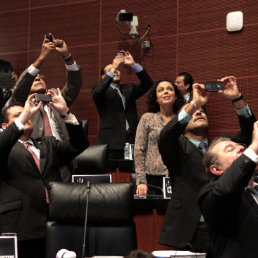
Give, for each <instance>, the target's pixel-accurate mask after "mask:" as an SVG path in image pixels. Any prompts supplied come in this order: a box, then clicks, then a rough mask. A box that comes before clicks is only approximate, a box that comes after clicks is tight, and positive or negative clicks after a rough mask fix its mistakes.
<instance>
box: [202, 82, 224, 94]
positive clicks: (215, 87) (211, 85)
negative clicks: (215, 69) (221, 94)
mask: <svg viewBox="0 0 258 258" xmlns="http://www.w3.org/2000/svg"><path fill="white" fill-rule="evenodd" d="M204 85H205V89H206V91H211V92H216V91H220V90H223V89H224V87H223V83H222V82H219V81H208V82H205V83H204Z"/></svg>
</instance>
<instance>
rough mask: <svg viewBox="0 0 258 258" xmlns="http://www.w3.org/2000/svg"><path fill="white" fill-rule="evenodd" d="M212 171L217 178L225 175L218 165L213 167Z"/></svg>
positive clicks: (211, 167)
mask: <svg viewBox="0 0 258 258" xmlns="http://www.w3.org/2000/svg"><path fill="white" fill-rule="evenodd" d="M210 171H211V173H212V174H214V175H216V176H221V175H222V174H223V170H221V169H220V168H219V166H218V165H211V166H210Z"/></svg>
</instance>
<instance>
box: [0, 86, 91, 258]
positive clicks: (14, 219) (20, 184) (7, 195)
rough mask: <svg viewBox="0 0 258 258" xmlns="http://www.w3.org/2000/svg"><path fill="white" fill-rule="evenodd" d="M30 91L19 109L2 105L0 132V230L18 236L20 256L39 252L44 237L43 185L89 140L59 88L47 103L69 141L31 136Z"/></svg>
mask: <svg viewBox="0 0 258 258" xmlns="http://www.w3.org/2000/svg"><path fill="white" fill-rule="evenodd" d="M34 95H35V94H32V95H30V96H29V97H28V100H27V101H26V103H25V106H24V108H23V107H22V106H17V105H14V106H10V107H8V108H6V109H4V110H3V112H2V116H3V121H4V123H3V124H2V128H3V129H4V131H3V132H2V133H1V134H0V167H1V173H0V232H1V233H5V232H12V233H16V234H17V235H18V240H19V242H18V250H19V258H25V257H26V258H37V257H42V258H43V257H44V237H45V233H46V232H45V231H46V221H47V214H48V202H49V199H48V187H49V182H51V181H61V176H60V167H61V166H62V165H64V164H67V163H68V162H69V161H70V160H71V159H73V158H74V157H75V156H76V155H78V154H79V153H80V152H81V151H83V150H84V149H85V148H86V147H88V140H87V139H85V137H84V132H83V129H82V127H81V125H80V124H79V122H78V121H77V119H76V118H75V116H74V115H73V114H71V113H70V114H69V115H67V116H66V113H67V110H68V107H67V105H66V102H65V101H64V99H63V97H62V96H61V92H60V90H58V94H57V95H54V94H53V95H52V100H53V101H52V102H51V106H52V107H53V108H55V110H56V111H57V112H58V113H59V114H60V115H62V116H64V118H63V119H64V121H65V123H66V126H67V130H68V132H69V136H70V140H65V141H58V140H56V138H55V137H53V136H48V137H41V138H37V139H34V138H31V135H32V131H33V125H32V121H31V119H30V118H31V117H32V116H33V115H34V114H35V113H36V112H38V110H39V109H40V108H41V106H42V102H40V103H39V104H38V105H37V103H35V101H34Z"/></svg>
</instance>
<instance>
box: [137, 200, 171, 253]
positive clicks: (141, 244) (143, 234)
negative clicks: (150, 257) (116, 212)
mask: <svg viewBox="0 0 258 258" xmlns="http://www.w3.org/2000/svg"><path fill="white" fill-rule="evenodd" d="M168 201H169V200H165V199H137V200H134V206H135V207H134V221H135V225H136V235H137V247H138V249H141V250H146V251H153V250H172V248H171V247H168V246H164V245H161V244H159V235H160V232H161V228H162V224H163V220H164V215H165V212H166V208H167V204H168Z"/></svg>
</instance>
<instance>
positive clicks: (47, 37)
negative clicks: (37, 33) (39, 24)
mask: <svg viewBox="0 0 258 258" xmlns="http://www.w3.org/2000/svg"><path fill="white" fill-rule="evenodd" d="M45 38H46V39H48V40H49V41H50V42H53V37H52V36H51V35H49V34H48V35H45Z"/></svg>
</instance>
